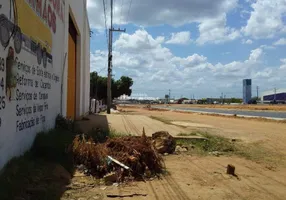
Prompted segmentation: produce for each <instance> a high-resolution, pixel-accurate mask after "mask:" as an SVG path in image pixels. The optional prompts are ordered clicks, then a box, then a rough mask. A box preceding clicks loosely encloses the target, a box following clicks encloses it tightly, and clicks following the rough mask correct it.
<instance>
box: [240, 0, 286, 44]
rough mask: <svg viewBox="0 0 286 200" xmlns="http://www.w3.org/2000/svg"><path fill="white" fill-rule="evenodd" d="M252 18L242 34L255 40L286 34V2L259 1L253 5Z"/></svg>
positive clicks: (278, 0) (277, 0) (283, 0)
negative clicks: (285, 19) (285, 21)
mask: <svg viewBox="0 0 286 200" xmlns="http://www.w3.org/2000/svg"><path fill="white" fill-rule="evenodd" d="M251 7H252V9H253V11H251V15H250V18H249V19H248V21H247V25H246V26H245V27H243V28H242V32H243V33H244V34H245V35H247V36H251V37H253V38H255V39H258V38H271V37H274V35H276V34H278V33H281V32H285V31H286V28H285V24H284V23H283V20H282V17H283V16H285V13H286V1H285V0H275V1H273V0H257V1H253V2H252V4H251Z"/></svg>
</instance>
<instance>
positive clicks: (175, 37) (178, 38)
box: [166, 31, 191, 45]
mask: <svg viewBox="0 0 286 200" xmlns="http://www.w3.org/2000/svg"><path fill="white" fill-rule="evenodd" d="M190 42H191V33H190V31H182V32H178V33H172V35H171V39H170V40H168V41H166V43H167V44H182V45H184V44H189V43H190Z"/></svg>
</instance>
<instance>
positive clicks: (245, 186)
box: [62, 154, 286, 200]
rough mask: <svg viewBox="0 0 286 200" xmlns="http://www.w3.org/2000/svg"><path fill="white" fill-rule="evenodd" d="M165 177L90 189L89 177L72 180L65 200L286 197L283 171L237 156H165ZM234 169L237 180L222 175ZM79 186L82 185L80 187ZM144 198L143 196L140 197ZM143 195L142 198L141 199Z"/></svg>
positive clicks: (285, 180) (261, 198)
mask: <svg viewBox="0 0 286 200" xmlns="http://www.w3.org/2000/svg"><path fill="white" fill-rule="evenodd" d="M165 163H166V166H167V170H168V172H167V174H166V175H164V176H162V177H161V179H155V180H153V181H147V182H146V183H145V182H133V183H129V184H127V185H119V186H107V187H106V186H94V181H92V180H91V179H90V178H89V177H87V178H84V177H75V178H74V182H73V184H72V185H73V186H72V188H73V187H75V188H77V189H75V190H68V191H67V192H66V193H65V194H64V195H63V198H62V199H63V200H67V199H82V200H84V199H86V200H88V199H111V198H108V197H107V195H111V194H112V195H123V196H124V195H132V194H133V195H134V194H137V195H138V196H135V195H134V196H133V197H132V198H130V197H128V198H127V197H126V198H115V199H132V200H143V199H149V200H174V199H178V200H191V199H192V200H193V199H194V200H195V199H213V200H227V199H235V200H236V199H251V200H269V199H277V200H282V199H284V197H285V196H286V174H285V171H282V170H279V171H273V170H270V169H266V168H264V167H263V166H262V165H259V164H257V163H254V162H252V161H249V160H245V159H241V158H237V157H231V158H230V157H197V156H190V155H185V154H181V155H170V156H166V157H165ZM230 163H231V164H233V165H235V167H236V173H237V177H234V176H230V175H226V173H225V171H226V166H227V164H230ZM81 184H82V185H81ZM140 195H144V196H140ZM145 195H146V196H145Z"/></svg>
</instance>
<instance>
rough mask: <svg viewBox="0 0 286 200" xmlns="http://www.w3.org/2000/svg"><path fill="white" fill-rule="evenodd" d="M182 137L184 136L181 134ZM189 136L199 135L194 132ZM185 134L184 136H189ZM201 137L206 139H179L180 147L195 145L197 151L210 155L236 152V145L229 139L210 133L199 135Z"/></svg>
mask: <svg viewBox="0 0 286 200" xmlns="http://www.w3.org/2000/svg"><path fill="white" fill-rule="evenodd" d="M181 135H182V134H181ZM189 135H198V133H196V132H193V133H190V134H189ZM189 135H187V134H183V135H182V136H189ZM199 135H200V136H202V137H204V138H205V139H192V140H189V139H178V140H177V144H178V145H187V146H188V145H193V146H194V147H195V148H194V149H195V151H196V152H197V153H200V154H208V153H209V152H214V151H218V152H222V153H233V152H234V151H235V150H236V147H235V144H234V143H232V142H231V141H230V140H229V139H226V138H224V137H220V136H214V135H211V134H208V133H199Z"/></svg>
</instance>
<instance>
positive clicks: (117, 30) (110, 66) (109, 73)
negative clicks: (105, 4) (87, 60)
mask: <svg viewBox="0 0 286 200" xmlns="http://www.w3.org/2000/svg"><path fill="white" fill-rule="evenodd" d="M110 7H111V12H110V13H111V19H110V29H109V41H108V69H107V72H108V76H107V114H110V109H111V99H112V94H111V76H112V37H113V36H112V33H113V32H125V31H126V29H124V30H121V29H120V28H118V29H114V28H113V0H110Z"/></svg>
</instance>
